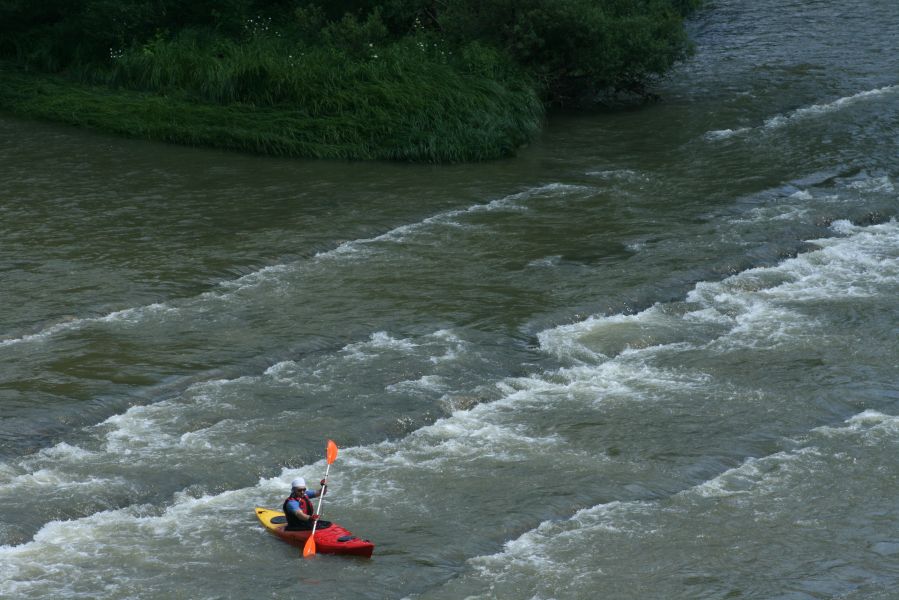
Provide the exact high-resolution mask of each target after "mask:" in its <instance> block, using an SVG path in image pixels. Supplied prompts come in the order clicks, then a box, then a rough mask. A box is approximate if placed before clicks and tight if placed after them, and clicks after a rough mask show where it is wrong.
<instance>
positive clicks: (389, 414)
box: [0, 0, 899, 600]
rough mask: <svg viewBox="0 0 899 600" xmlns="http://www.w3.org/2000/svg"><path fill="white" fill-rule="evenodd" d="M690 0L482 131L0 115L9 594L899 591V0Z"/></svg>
mask: <svg viewBox="0 0 899 600" xmlns="http://www.w3.org/2000/svg"><path fill="white" fill-rule="evenodd" d="M690 29H691V34H692V36H693V38H694V39H695V40H696V44H697V53H696V55H695V57H693V58H692V59H691V60H690V61H688V62H686V63H685V64H683V65H681V66H680V67H678V69H677V70H676V71H675V73H674V74H673V75H672V76H671V77H670V78H669V79H667V80H666V81H665V82H664V83H663V84H662V85H661V86H660V87H659V91H660V92H661V94H662V96H663V98H664V101H663V102H661V103H658V104H655V105H652V106H648V107H644V108H641V109H639V110H626V111H617V112H611V113H598V114H587V115H584V114H580V115H554V116H553V117H552V118H551V119H550V120H549V122H548V127H547V130H546V132H545V134H544V135H543V136H542V137H541V139H540V140H539V141H538V142H537V143H536V144H534V146H533V147H531V148H528V149H526V150H525V151H524V152H523V153H522V154H521V156H520V157H518V158H515V159H512V160H506V161H499V162H493V163H487V164H477V165H457V166H442V167H434V166H421V165H396V164H370V163H366V164H355V163H353V164H349V163H339V162H328V163H325V162H304V161H292V160H277V159H271V158H259V157H251V156H244V155H237V154H229V153H221V152H215V151H209V150H197V149H190V148H183V147H173V146H166V145H162V144H153V143H146V142H140V141H130V140H121V139H117V138H110V137H106V136H101V135H95V134H92V133H89V132H85V131H80V130H74V129H69V128H65V127H59V126H55V125H48V124H41V123H34V122H26V121H21V120H17V119H15V118H12V117H9V116H4V117H2V118H0V165H2V166H0V269H2V270H0V283H2V287H0V294H2V298H0V300H2V301H0V417H2V418H0V597H2V598H47V597H51V596H52V597H55V598H90V599H96V598H104V599H120V598H147V599H157V598H158V599H169V598H210V599H211V598H293V597H297V596H300V595H310V596H311V597H315V598H318V599H320V600H324V599H330V598H334V599H344V598H372V599H381V598H410V599H420V600H438V599H457V598H467V597H472V598H501V599H540V600H546V599H550V598H558V599H563V598H564V599H593V598H600V597H601V598H622V599H625V598H635V599H645V598H659V599H673V598H685V599H686V598H689V599H695V598H784V599H787V598H789V599H809V598H833V597H840V598H848V599H862V598H864V599H868V598H897V597H899V592H897V591H895V590H896V587H897V584H899V458H897V456H899V376H897V366H899V365H897V363H899V358H897V357H899V301H897V297H899V223H897V212H899V210H897V209H899V191H897V189H896V185H899V181H897V179H899V52H897V46H899V37H897V33H896V32H897V31H899V4H897V3H896V2H895V1H894V0H853V1H848V2H837V1H836V0H822V1H817V2H809V1H807V0H787V1H783V0H781V1H777V2H775V1H774V0H758V1H756V2H743V1H740V0H719V1H717V2H715V3H714V5H713V6H711V7H710V8H709V9H707V10H706V11H704V12H702V13H700V14H699V15H698V16H696V17H695V18H694V19H693V20H692V22H691V24H690ZM328 438H332V439H334V440H335V441H336V442H337V443H338V444H339V445H340V447H341V451H340V455H339V458H338V460H337V462H335V463H334V465H333V467H332V472H331V475H332V478H331V481H332V493H331V494H330V495H329V496H327V498H326V502H325V506H324V509H323V513H324V515H325V517H326V518H330V519H333V520H336V521H337V522H339V523H341V524H342V525H344V526H346V527H347V528H349V529H351V530H352V531H354V532H355V533H357V534H358V535H361V536H363V537H366V538H369V539H371V540H373V541H374V542H375V543H376V550H375V554H374V557H373V559H372V560H368V561H367V560H356V559H347V558H341V557H333V556H318V557H316V558H315V559H312V560H304V559H302V558H300V557H299V554H298V552H297V551H296V549H294V548H291V547H290V546H287V545H286V544H283V543H281V542H280V541H278V540H277V539H275V538H273V537H271V536H269V535H267V534H266V533H265V532H264V531H263V530H262V528H261V527H260V526H259V524H258V522H257V521H256V519H255V516H254V514H253V507H254V506H257V505H259V506H268V507H278V506H279V505H280V503H281V502H282V500H283V498H284V497H285V495H286V493H287V487H288V482H289V481H290V480H291V479H292V478H294V477H296V476H298V475H300V476H304V477H306V478H307V480H312V481H315V480H318V479H319V478H320V477H321V476H322V475H323V473H324V470H325V461H324V449H325V442H326V440H327V439H328Z"/></svg>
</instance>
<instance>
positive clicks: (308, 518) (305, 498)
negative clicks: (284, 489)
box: [283, 477, 331, 531]
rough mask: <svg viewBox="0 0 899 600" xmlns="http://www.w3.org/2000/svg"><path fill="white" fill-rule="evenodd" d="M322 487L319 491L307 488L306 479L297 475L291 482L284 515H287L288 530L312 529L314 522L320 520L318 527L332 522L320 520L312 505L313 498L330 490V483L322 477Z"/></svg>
mask: <svg viewBox="0 0 899 600" xmlns="http://www.w3.org/2000/svg"><path fill="white" fill-rule="evenodd" d="M320 485H321V489H319V490H318V491H317V492H316V491H314V490H307V489H306V480H305V479H303V478H302V477H297V478H296V479H294V480H293V481H291V482H290V496H288V497H287V500H285V501H284V507H283V510H284V516H286V517H287V527H286V528H285V529H286V530H287V531H296V530H303V529H312V524H313V523H315V521H318V525H317V526H316V528H317V529H324V528H325V527H327V526H328V525H330V524H331V523H329V522H328V521H319V519H318V515H317V514H315V509H314V507H313V505H312V498H317V497H319V496H322V495H324V494H326V493H327V492H328V483H327V481H326V480H324V479H322V480H321V482H320Z"/></svg>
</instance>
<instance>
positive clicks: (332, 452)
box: [310, 440, 337, 539]
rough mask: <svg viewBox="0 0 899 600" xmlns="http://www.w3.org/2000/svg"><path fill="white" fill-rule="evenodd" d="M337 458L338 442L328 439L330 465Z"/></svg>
mask: <svg viewBox="0 0 899 600" xmlns="http://www.w3.org/2000/svg"><path fill="white" fill-rule="evenodd" d="M335 460H337V444H335V443H334V442H333V441H332V440H328V464H329V465H330V464H331V463H332V462H334V461H335ZM310 539H311V538H310Z"/></svg>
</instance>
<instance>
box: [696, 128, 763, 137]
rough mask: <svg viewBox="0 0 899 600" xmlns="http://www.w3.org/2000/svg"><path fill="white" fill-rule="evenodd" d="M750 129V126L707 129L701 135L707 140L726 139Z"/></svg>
mask: <svg viewBox="0 0 899 600" xmlns="http://www.w3.org/2000/svg"><path fill="white" fill-rule="evenodd" d="M750 131H752V127H738V128H737V129H717V130H714V131H707V132H706V133H705V134H704V135H703V136H702V137H704V138H705V139H707V140H726V139H727V138H732V137H734V136H737V135H742V134H744V133H748V132H750Z"/></svg>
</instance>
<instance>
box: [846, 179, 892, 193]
mask: <svg viewBox="0 0 899 600" xmlns="http://www.w3.org/2000/svg"><path fill="white" fill-rule="evenodd" d="M847 187H849V188H850V189H854V190H861V191H863V192H886V193H891V192H895V191H896V187H895V186H894V185H893V181H892V179H890V178H889V176H886V175H884V176H883V177H868V178H865V179H859V180H856V181H853V182H851V183H849V185H848V186H847Z"/></svg>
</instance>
